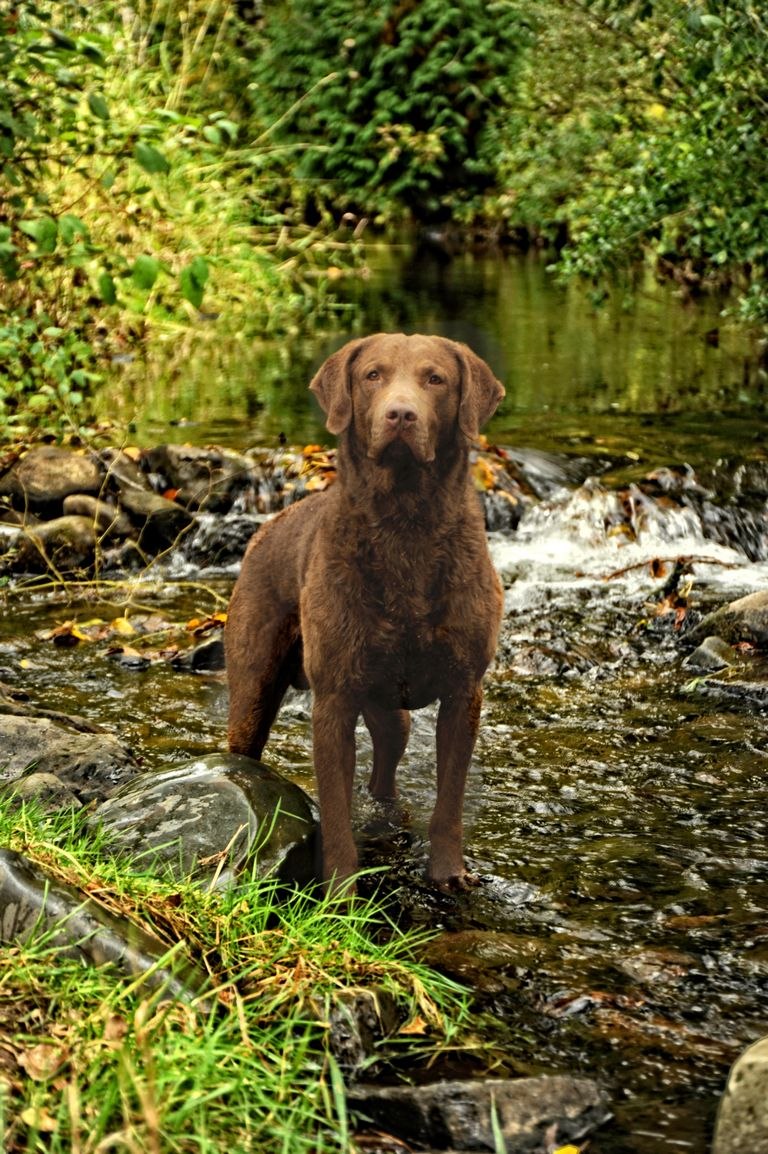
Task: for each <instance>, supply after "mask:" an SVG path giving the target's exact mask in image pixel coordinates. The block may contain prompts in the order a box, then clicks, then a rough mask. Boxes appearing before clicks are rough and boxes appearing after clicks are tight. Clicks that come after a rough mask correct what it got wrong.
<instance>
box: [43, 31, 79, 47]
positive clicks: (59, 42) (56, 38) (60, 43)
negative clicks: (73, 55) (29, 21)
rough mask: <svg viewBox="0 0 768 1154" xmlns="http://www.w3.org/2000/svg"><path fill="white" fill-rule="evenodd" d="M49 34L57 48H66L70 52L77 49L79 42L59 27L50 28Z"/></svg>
mask: <svg viewBox="0 0 768 1154" xmlns="http://www.w3.org/2000/svg"><path fill="white" fill-rule="evenodd" d="M48 35H49V36H50V38H51V40H52V41H53V42H54V44H55V45H56V47H57V48H66V49H67V51H69V52H75V51H76V50H77V42H76V41H75V40H73V39H72V37H71V36H67V34H66V32H60V31H59V29H58V28H49V29H48Z"/></svg>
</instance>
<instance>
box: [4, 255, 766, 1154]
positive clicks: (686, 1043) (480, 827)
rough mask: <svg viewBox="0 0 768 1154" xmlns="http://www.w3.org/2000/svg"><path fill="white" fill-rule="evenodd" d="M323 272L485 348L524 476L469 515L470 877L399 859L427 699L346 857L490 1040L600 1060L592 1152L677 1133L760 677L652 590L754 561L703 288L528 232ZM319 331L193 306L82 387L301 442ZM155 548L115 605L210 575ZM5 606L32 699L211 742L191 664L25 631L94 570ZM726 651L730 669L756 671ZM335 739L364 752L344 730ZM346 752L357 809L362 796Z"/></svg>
mask: <svg viewBox="0 0 768 1154" xmlns="http://www.w3.org/2000/svg"><path fill="white" fill-rule="evenodd" d="M348 299H350V300H351V299H354V300H355V301H356V303H357V305H358V307H359V308H360V309H361V318H362V319H361V320H359V321H358V322H357V330H358V331H363V332H364V331H366V330H371V329H380V328H381V329H399V328H405V329H410V330H421V331H428V332H439V333H442V334H443V335H446V336H450V337H453V338H456V339H461V340H465V341H467V342H468V343H469V344H471V345H472V346H473V347H474V348H475V349H476V350H477V351H478V352H480V353H481V354H482V355H483V356H485V357H486V359H488V360H489V362H490V363H491V364H492V365H493V367H494V369H495V370H496V372H497V373H498V375H499V376H500V377H502V379H503V380H504V381H505V383H506V385H507V390H508V395H507V400H506V402H505V405H504V407H503V408H502V410H501V412H500V414H499V415H498V416H497V418H495V420H494V422H493V424H492V426H491V428H490V430H489V439H490V441H491V442H492V443H496V444H500V445H506V446H512V450H511V452H512V457H513V459H514V460H515V461H516V462H517V463H518V465H519V467H520V470H521V472H522V475H523V477H524V478H525V481H526V484H527V486H528V490H529V493H530V494H531V499H530V504H529V505H528V506H527V507H526V509H525V512H524V515H523V518H522V520H521V522H520V524H519V527H518V528H517V531H516V532H514V533H512V532H502V533H494V534H492V550H493V553H494V557H495V560H496V562H497V565H498V567H499V570H500V572H501V573H502V575H503V577H504V583H505V588H506V602H507V615H506V619H505V624H504V628H503V631H502V638H501V644H500V647H499V656H498V660H497V663H496V666H495V667H494V669H493V670H492V672H491V674H490V676H489V678H488V686H487V699H486V708H485V714H484V722H483V728H482V732H481V737H480V740H479V742H478V747H477V751H476V756H475V762H474V766H473V769H472V771H471V774H470V780H469V788H468V802H467V823H466V824H467V854H468V857H469V859H470V861H471V862H472V864H473V867H474V868H475V870H476V871H477V872H478V873H479V874H480V875H481V877H482V879H483V883H482V884H481V885H480V886H479V887H478V888H477V889H476V890H474V891H472V892H471V893H470V894H468V895H466V896H462V897H460V898H444V899H443V898H436V897H435V896H434V895H432V894H431V893H430V892H429V890H428V887H426V886H425V885H424V884H423V883H422V882H421V880H420V871H421V869H422V863H423V855H424V838H425V832H426V825H427V821H428V816H429V811H430V805H431V803H432V799H433V794H432V772H431V768H430V767H431V765H432V742H433V726H434V714H433V711H430V710H425V711H423V712H422V713H420V714H418V715H417V716H416V718H415V726H414V732H413V737H412V740H411V745H410V749H409V753H408V755H407V758H406V761H405V763H404V765H403V767H402V773H401V788H402V794H403V802H402V810H403V813H402V814H401V817H403V819H404V822H405V829H407V833H406V832H404V831H401V832H399V833H398V832H395V833H389V834H388V835H387V834H385V835H374V834H369V835H368V838H367V843H366V844H367V846H368V849H367V853H368V857H369V859H370V860H386V861H388V862H389V869H390V871H391V872H392V875H393V884H395V883H396V882H397V881H402V882H404V883H405V884H404V885H403V889H402V893H401V902H402V905H403V910H404V915H403V916H404V917H405V918H406V919H407V920H411V921H414V922H416V923H429V924H432V925H441V926H443V927H444V928H446V929H447V930H450V931H454V932H455V933H456V935H457V936H456V937H455V938H453V939H452V941H453V942H454V945H453V946H450V945H448V944H444V946H441V950H442V951H443V955H444V956H443V960H445V958H448V959H449V962H450V966H452V967H453V969H452V972H456V973H463V972H465V971H466V973H468V974H469V975H470V976H471V980H472V981H474V982H475V983H476V984H477V986H478V989H479V1001H480V1004H481V1005H482V1006H483V1007H484V1008H485V1009H486V1010H488V1011H490V1013H491V1015H492V1016H493V1019H494V1021H495V1028H496V1030H497V1031H498V1034H499V1046H500V1051H501V1053H502V1054H503V1057H502V1069H507V1070H509V1071H510V1072H513V1071H514V1072H517V1071H521V1072H528V1071H553V1070H557V1071H577V1070H578V1071H581V1072H584V1073H588V1074H590V1075H592V1076H595V1077H598V1078H600V1079H602V1080H603V1081H604V1082H605V1083H606V1084H607V1085H608V1086H609V1088H610V1090H611V1093H612V1095H613V1100H614V1103H615V1113H616V1120H615V1122H614V1123H613V1124H612V1125H611V1126H610V1127H609V1129H607V1130H606V1131H605V1132H604V1133H603V1134H602V1135H600V1136H597V1137H596V1138H595V1139H594V1140H593V1143H592V1145H591V1146H590V1151H591V1152H592V1154H662V1152H666V1151H677V1150H680V1151H685V1150H689V1151H696V1152H702V1151H705V1150H706V1149H707V1146H708V1141H709V1137H710V1135H711V1128H712V1123H713V1117H714V1110H715V1107H716V1102H717V1096H718V1094H719V1092H720V1091H721V1089H722V1086H723V1084H724V1080H725V1076H726V1074H727V1070H728V1066H729V1064H730V1062H731V1061H732V1060H733V1058H734V1057H735V1056H736V1055H737V1054H738V1052H739V1051H740V1050H741V1049H742V1048H743V1047H744V1046H745V1045H746V1044H747V1043H748V1042H750V1041H751V1040H753V1039H755V1038H757V1037H758V1036H760V1035H761V1034H762V1033H764V1032H766V1027H767V1026H768V988H767V983H766V979H767V978H768V844H767V842H766V818H767V817H768V791H766V785H765V781H766V769H767V768H768V742H766V722H767V720H768V719H767V716H766V713H767V712H768V707H767V706H766V705H765V704H763V705H761V704H760V700H761V699H760V698H759V696H749V695H748V694H747V695H743V694H742V695H738V694H736V695H733V694H730V693H729V692H728V682H727V678H726V679H725V680H723V679H722V678H721V679H720V680H719V682H716V683H715V684H713V683H712V680H711V679H706V678H705V679H701V678H700V677H697V676H696V675H695V671H693V670H691V669H690V668H689V667H686V666H685V665H683V663H682V662H683V658H684V655H685V651H684V649H683V648H681V645H680V638H679V631H678V628H677V627H678V626H679V625H680V619H681V614H680V613H676V612H675V602H674V599H673V598H667V600H666V601H665V597H664V594H663V593H662V592H660V591H661V588H662V586H663V585H664V581H665V578H666V577H667V576H668V575H669V573H670V571H671V569H672V566H673V563H674V561H675V560H676V559H677V558H679V557H693V558H695V559H696V560H695V561H694V562H693V563H692V564H691V566H690V573H689V574H687V575H686V578H685V580H687V581H689V582H690V585H691V587H690V590H688V591H687V592H686V591H685V590H683V591H682V592H683V593H686V595H685V597H683V596H682V593H681V590H680V589H678V590H677V592H678V594H680V597H681V598H682V600H684V601H685V602H686V603H687V604H688V605H690V606H691V607H692V612H697V611H701V610H703V609H705V608H707V607H708V606H714V605H717V604H720V603H722V602H724V601H727V600H731V599H733V598H735V597H737V596H739V595H741V594H744V593H748V592H752V591H753V590H755V589H758V588H765V582H766V578H768V564H767V563H766V558H767V557H768V541H767V540H766V533H765V521H764V518H763V511H764V508H765V499H766V488H768V486H766V484H765V478H766V477H767V476H768V464H766V457H765V453H764V448H763V446H764V444H765V441H764V435H765V432H766V420H765V416H764V409H763V406H764V401H765V395H764V388H765V374H764V372H763V370H762V369H761V368H760V364H759V361H758V357H757V355H756V354H755V352H754V350H753V349H752V348H751V346H750V345H749V344H748V343H747V342H746V341H745V340H744V338H743V337H740V336H739V335H738V334H737V333H736V332H735V331H731V330H730V329H729V327H728V325H727V323H726V322H725V321H723V319H722V318H721V317H720V316H719V312H718V306H717V305H716V303H714V302H709V303H708V304H705V305H693V304H686V303H684V302H681V301H680V300H678V299H677V298H676V297H675V296H674V294H673V293H671V292H670V290H669V289H662V288H660V287H659V286H655V285H653V284H652V283H649V282H647V281H644V282H643V283H642V284H640V285H639V286H636V287H635V291H634V310H633V311H628V306H629V303H630V302H629V301H628V299H627V297H626V293H620V294H617V295H616V296H615V297H613V298H611V299H610V300H609V301H608V302H607V303H606V304H604V306H603V307H602V309H600V310H596V309H595V308H594V307H593V305H592V303H591V302H590V299H589V296H588V295H587V293H586V292H584V291H583V290H581V289H577V288H570V289H568V290H565V289H561V288H558V287H556V286H554V285H553V284H552V283H551V281H550V280H549V279H548V277H547V275H546V273H545V271H544V269H543V266H542V264H541V263H540V262H537V261H536V260H532V259H529V258H512V259H509V260H503V259H499V258H490V257H488V258H479V257H470V256H462V257H457V258H456V259H453V260H450V259H447V258H446V257H445V256H444V255H437V254H435V253H434V252H425V251H423V250H422V251H421V252H418V251H412V250H403V251H401V252H398V251H394V252H393V251H391V250H387V251H382V252H381V253H380V254H379V255H378V257H377V259H376V261H375V262H374V271H373V273H372V275H371V276H370V277H369V278H368V279H367V280H360V281H359V282H353V283H351V284H350V286H349V290H348ZM340 337H341V334H340V333H339V334H319V335H318V334H314V335H312V336H305V337H301V336H298V335H297V336H296V337H295V338H294V339H293V340H290V341H288V342H285V343H284V344H282V345H280V346H276V345H265V344H258V343H255V342H254V343H252V344H250V343H249V342H248V341H247V340H246V339H245V338H244V337H243V336H242V334H236V333H233V334H229V335H228V336H227V334H226V325H225V323H224V322H221V329H220V331H219V330H217V327H216V326H213V327H211V328H210V330H207V331H204V332H202V333H201V334H200V335H199V336H198V337H196V338H195V341H194V342H193V343H191V344H189V345H186V344H182V345H169V347H168V350H167V356H166V357H164V358H160V357H156V358H155V359H154V360H153V362H152V364H151V365H137V364H132V365H125V366H119V367H116V369H115V373H116V378H115V381H114V382H113V384H112V385H111V387H110V389H109V392H108V395H105V401H104V406H105V411H106V410H108V411H109V412H110V415H112V416H113V417H114V416H115V415H117V416H118V418H121V419H123V420H124V421H126V422H128V421H134V432H133V434H132V436H133V437H134V439H135V440H136V441H137V442H138V443H140V444H150V443H153V442H158V441H160V440H177V441H178V440H189V441H192V442H193V443H197V444H205V443H210V442H216V443H219V444H227V445H230V446H233V447H236V448H238V449H241V450H242V449H245V448H247V447H248V446H254V445H275V446H277V445H278V444H279V443H280V442H281V441H287V442H288V443H302V442H314V441H326V440H327V437H326V435H325V434H324V431H323V429H322V425H321V423H320V421H319V418H318V414H317V412H316V410H315V409H314V408H313V406H312V405H311V403H310V400H309V398H308V395H307V392H306V383H307V380H308V379H309V376H310V375H311V371H312V369H313V367H315V366H316V365H317V364H318V363H319V361H320V360H321V359H322V357H323V356H324V355H325V354H326V353H327V352H328V351H330V350H331V349H332V348H333V347H335V345H337V344H338V343H339V342H340ZM180 426H181V427H180ZM654 470H655V471H656V472H655V478H654V480H653V482H647V481H643V478H647V477H648V476H649V474H651V473H652V472H653V471H654ZM750 478H751V480H750ZM713 494H714V496H712V495H713ZM660 561H664V562H665V564H664V565H661V564H659V562H660ZM175 576H176V578H178V577H181V578H183V579H184V580H182V581H178V580H173V581H172V580H170V579H167V580H166V581H165V582H164V583H163V584H162V586H161V587H160V588H159V589H158V587H157V586H152V585H150V584H149V583H148V582H147V583H144V584H142V583H139V582H137V584H136V585H135V587H134V589H133V591H132V599H133V612H141V611H142V606H143V607H144V608H145V610H146V612H152V613H156V614H158V615H159V620H158V628H160V627H161V624H162V619H165V620H177V621H179V620H180V621H183V620H186V619H188V618H189V617H191V616H195V615H197V616H199V615H204V614H205V613H207V612H210V611H211V609H213V608H215V607H217V604H218V602H217V600H216V599H217V598H221V599H222V600H225V599H226V597H227V595H228V592H229V589H230V588H231V582H232V576H231V574H216V573H215V572H210V573H202V574H201V573H200V572H199V571H197V570H196V571H194V572H192V571H185V569H184V566H183V564H179V563H178V562H177V567H176V570H175ZM193 578H194V584H193V583H192V579H193ZM185 580H186V581H188V582H189V584H185V583H184V581H185ZM121 596H122V594H121ZM117 597H118V595H117V594H116V598H117ZM14 604H15V609H14V613H15V620H14V625H13V636H12V637H11V638H8V639H7V640H5V641H4V643H3V644H2V645H0V664H2V665H5V666H8V667H11V671H12V673H13V674H14V676H15V678H16V679H17V680H19V681H21V682H22V684H24V686H25V687H26V688H28V690H29V692H30V694H31V695H32V696H33V697H34V698H35V699H37V700H44V701H45V703H46V704H47V705H49V706H52V707H55V708H60V709H64V710H67V711H69V712H78V713H82V714H85V715H86V716H88V717H89V718H91V719H93V720H96V721H99V722H101V723H103V724H105V725H107V726H110V727H113V728H114V729H115V730H116V731H117V732H118V733H119V734H120V735H121V736H122V737H124V738H125V739H126V740H127V741H128V742H130V743H131V744H132V745H133V747H134V748H135V750H136V751H137V752H138V753H139V754H140V755H141V756H142V757H143V759H144V761H145V763H146V764H147V765H148V766H159V765H164V764H167V763H168V762H169V761H174V760H176V761H178V760H184V759H186V758H188V757H190V756H192V755H194V754H196V753H198V752H209V751H212V750H215V749H218V748H221V746H222V742H223V734H224V727H225V714H226V700H225V687H224V684H223V681H222V679H221V678H220V677H216V676H209V677H194V676H191V675H189V674H179V673H177V672H173V671H172V669H171V668H170V666H169V665H168V664H167V663H165V662H163V661H156V662H154V663H153V664H152V665H151V666H150V667H149V669H147V670H146V671H144V672H142V673H136V672H131V671H129V670H126V669H125V668H122V667H121V666H120V665H119V664H117V663H115V662H114V661H112V660H110V658H109V657H108V656H107V655H106V653H105V651H104V647H103V646H102V647H101V648H100V647H99V646H98V645H97V646H84V645H81V646H79V647H77V648H75V649H67V650H63V649H60V648H56V647H55V646H53V645H51V643H50V642H49V641H41V640H40V631H41V630H45V629H46V628H50V627H51V626H52V625H54V624H55V623H57V622H60V621H61V620H62V619H63V618H64V617H66V616H75V617H77V618H78V619H80V620H86V619H87V618H88V617H94V616H102V617H110V616H116V615H118V614H120V613H122V611H123V608H124V606H123V605H122V604H118V601H117V600H116V602H115V604H113V605H108V604H107V605H105V604H103V603H102V604H89V605H78V606H74V607H73V606H64V605H62V604H59V603H54V602H51V601H50V600H47V599H45V598H42V597H41V598H39V599H37V600H29V599H27V600H26V601H23V602H22V601H17V602H15V603H14ZM665 608H666V609H667V610H668V612H661V610H663V609H665ZM161 644H162V641H159V642H158V645H159V646H160V645H161ZM744 661H745V663H746V664H745V669H744V670H743V671H742V674H743V677H745V678H747V679H749V678H756V679H757V680H758V682H759V680H760V678H761V677H762V678H765V677H766V676H768V673H767V672H766V670H765V669H764V668H763V667H762V666H761V659H760V658H759V657H755V656H749V655H747V656H745V657H744ZM762 700H763V701H764V702H765V701H768V698H763V699H762ZM361 748H362V752H361V756H360V762H361V765H362V767H363V770H364V769H365V767H366V765H367V764H369V756H368V753H367V748H366V746H365V736H364V734H363V733H362V731H361ZM310 751H311V740H310V732H309V714H308V703H307V699H306V697H305V696H303V695H300V694H297V695H295V696H294V697H292V698H291V699H290V700H289V701H288V703H287V705H286V707H285V709H284V711H283V713H282V715H281V718H280V720H279V723H278V725H277V727H276V729H275V732H274V735H273V739H272V741H271V743H270V745H269V746H268V747H267V752H266V759H267V760H268V761H270V762H271V763H272V764H274V765H276V766H277V767H278V768H279V769H282V770H284V771H286V772H288V773H289V774H290V775H291V776H293V777H294V778H295V779H296V780H298V781H299V782H300V783H301V784H302V785H304V786H305V787H306V788H307V789H309V790H311V789H312V788H313V786H312V779H311V771H310ZM364 777H365V774H364V772H363V773H361V774H359V779H360V781H359V790H358V803H357V804H358V825H359V826H360V829H361V837H362V836H364V832H365V828H366V827H367V826H369V825H370V823H371V821H373V820H374V819H375V818H376V817H377V816H380V815H377V814H376V813H374V812H373V811H372V807H371V805H370V803H368V802H367V801H366V799H365V793H364ZM456 943H457V944H458V946H457V945H456ZM462 943H463V945H462ZM462 948H463V949H464V950H465V952H466V957H465V958H463V959H462V956H461V951H462ZM452 950H453V951H454V955H455V956H453V955H452V953H451V951H452ZM452 956H453V961H450V959H451V957H452ZM483 959H484V960H483ZM462 967H464V969H463V968H462Z"/></svg>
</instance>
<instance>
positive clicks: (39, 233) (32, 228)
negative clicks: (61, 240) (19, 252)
mask: <svg viewBox="0 0 768 1154" xmlns="http://www.w3.org/2000/svg"><path fill="white" fill-rule="evenodd" d="M19 228H20V229H21V231H22V232H24V233H26V235H27V236H31V237H32V239H33V240H34V241H35V243H36V244H37V247H38V248H39V249H40V251H41V252H44V253H52V252H55V251H56V240H57V237H58V233H59V229H58V225H57V224H56V221H55V220H54V219H53V217H51V216H41V217H40V218H39V220H20V221H19Z"/></svg>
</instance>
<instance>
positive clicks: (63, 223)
mask: <svg viewBox="0 0 768 1154" xmlns="http://www.w3.org/2000/svg"><path fill="white" fill-rule="evenodd" d="M59 236H60V237H61V239H62V240H63V241H64V244H71V243H72V241H73V240H74V239H75V237H78V236H84V237H86V238H87V237H88V229H87V227H86V226H85V225H84V224H83V222H82V221H81V219H80V217H79V216H73V215H72V213H70V212H65V213H64V215H63V216H61V217H59Z"/></svg>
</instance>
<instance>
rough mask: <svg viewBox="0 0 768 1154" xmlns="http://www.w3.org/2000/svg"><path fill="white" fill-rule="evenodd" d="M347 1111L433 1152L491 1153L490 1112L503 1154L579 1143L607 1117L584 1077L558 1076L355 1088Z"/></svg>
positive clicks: (531, 1153) (600, 1096)
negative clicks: (496, 1127) (499, 1131)
mask: <svg viewBox="0 0 768 1154" xmlns="http://www.w3.org/2000/svg"><path fill="white" fill-rule="evenodd" d="M348 1104H349V1107H350V1109H351V1110H352V1111H353V1112H354V1113H356V1114H360V1115H362V1116H364V1117H365V1118H366V1119H367V1120H368V1121H370V1122H373V1123H374V1125H377V1126H381V1127H382V1128H383V1129H386V1130H387V1132H391V1133H394V1134H396V1135H397V1136H398V1137H401V1138H404V1139H405V1140H406V1141H407V1142H408V1143H409V1144H410V1143H415V1144H418V1145H420V1146H426V1147H427V1148H428V1149H437V1150H446V1149H451V1150H461V1151H470V1150H488V1151H494V1150H496V1149H497V1148H498V1147H497V1145H496V1143H495V1141H494V1133H493V1129H494V1128H493V1111H494V1108H495V1111H496V1117H497V1119H498V1125H499V1127H500V1129H501V1132H502V1134H503V1136H504V1142H505V1147H504V1148H505V1150H506V1152H507V1154H550V1151H551V1150H553V1149H555V1148H556V1147H557V1146H561V1145H565V1144H566V1143H569V1142H578V1141H579V1140H580V1139H581V1138H583V1137H584V1136H585V1135H586V1134H588V1133H590V1132H591V1131H592V1130H594V1129H595V1128H596V1127H598V1126H600V1125H602V1123H604V1122H606V1121H607V1120H608V1118H609V1117H610V1111H609V1109H608V1105H607V1100H606V1097H605V1095H604V1093H603V1092H602V1091H601V1090H600V1089H599V1088H598V1086H597V1085H596V1084H595V1083H594V1082H592V1081H589V1080H588V1079H586V1078H571V1077H568V1076H566V1075H556V1076H551V1077H539V1078H520V1079H516V1080H511V1081H507V1080H505V1079H502V1078H485V1079H483V1080H482V1081H461V1082H459V1081H455V1082H436V1083H434V1084H432V1085H428V1086H384V1087H381V1086H367V1085H366V1086H359V1087H357V1088H355V1089H354V1090H353V1091H351V1092H350V1093H349V1095H348Z"/></svg>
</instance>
